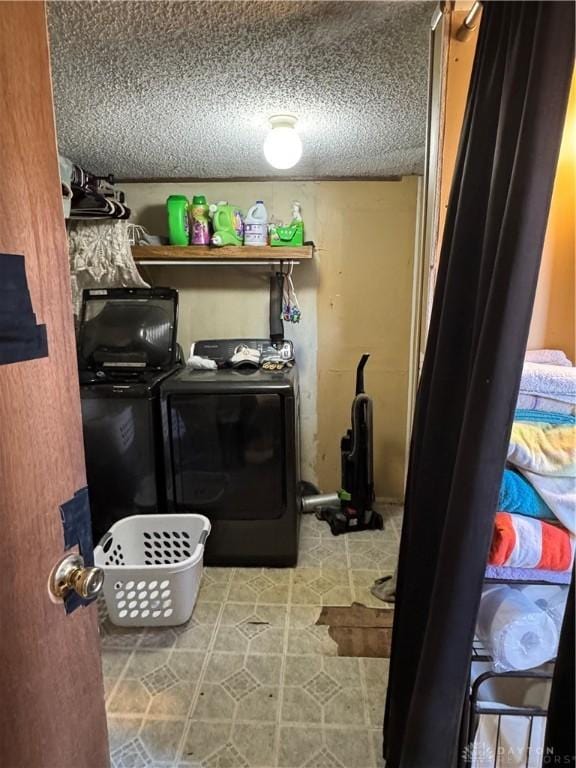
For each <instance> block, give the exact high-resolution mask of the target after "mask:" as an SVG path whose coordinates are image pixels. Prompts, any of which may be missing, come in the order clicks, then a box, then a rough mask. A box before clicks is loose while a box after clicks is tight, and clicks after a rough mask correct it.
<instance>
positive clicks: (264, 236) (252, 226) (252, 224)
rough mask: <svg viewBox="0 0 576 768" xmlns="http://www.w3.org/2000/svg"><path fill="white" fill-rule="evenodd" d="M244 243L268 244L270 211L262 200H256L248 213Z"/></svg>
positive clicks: (245, 220)
mask: <svg viewBox="0 0 576 768" xmlns="http://www.w3.org/2000/svg"><path fill="white" fill-rule="evenodd" d="M244 245H268V211H267V210H266V208H265V206H264V202H263V201H262V200H256V205H253V206H252V208H250V210H249V211H248V213H247V214H246V218H245V219H244Z"/></svg>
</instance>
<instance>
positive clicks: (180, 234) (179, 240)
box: [166, 195, 190, 245]
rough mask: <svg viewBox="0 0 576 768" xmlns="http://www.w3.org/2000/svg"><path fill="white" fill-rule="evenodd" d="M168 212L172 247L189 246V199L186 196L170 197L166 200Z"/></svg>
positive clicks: (169, 235)
mask: <svg viewBox="0 0 576 768" xmlns="http://www.w3.org/2000/svg"><path fill="white" fill-rule="evenodd" d="M166 210H167V211H168V237H169V239H170V245H188V243H189V242H190V231H189V227H188V198H187V197H185V196H184V195H170V197H169V198H168V200H166Z"/></svg>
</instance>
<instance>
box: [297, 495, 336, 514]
mask: <svg viewBox="0 0 576 768" xmlns="http://www.w3.org/2000/svg"><path fill="white" fill-rule="evenodd" d="M339 503H340V498H339V496H338V494H337V493H317V494H315V495H314V496H302V499H301V506H302V512H313V511H314V510H315V509H316V508H317V507H330V506H332V505H333V504H339Z"/></svg>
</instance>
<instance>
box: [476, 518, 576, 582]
mask: <svg viewBox="0 0 576 768" xmlns="http://www.w3.org/2000/svg"><path fill="white" fill-rule="evenodd" d="M573 562H574V537H573V536H572V535H571V534H570V533H568V531H567V530H566V529H565V528H562V526H560V525H551V524H550V523H545V522H544V521H543V520H535V519H533V518H530V517H524V516H523V515H512V514H510V513H509V512H498V513H497V514H496V518H495V520H494V533H493V534H492V544H491V546H490V555H489V558H488V563H489V565H504V566H507V567H509V568H535V569H539V570H547V571H568V570H570V568H571V567H572V563H573Z"/></svg>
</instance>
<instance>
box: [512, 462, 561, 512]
mask: <svg viewBox="0 0 576 768" xmlns="http://www.w3.org/2000/svg"><path fill="white" fill-rule="evenodd" d="M498 510H499V511H500V512H512V513H513V514H515V515H526V516H527V517H537V518H538V519H539V520H556V516H555V515H554V513H553V512H552V511H551V509H550V508H549V507H548V505H547V504H546V502H545V501H544V499H543V498H542V497H541V496H539V495H538V494H537V493H536V491H535V490H534V488H533V487H532V486H531V485H530V483H529V482H528V480H526V478H525V477H523V476H522V475H521V474H520V473H519V472H515V471H514V470H513V469H505V470H504V475H503V476H502V485H501V486H500V497H499V499H498Z"/></svg>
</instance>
